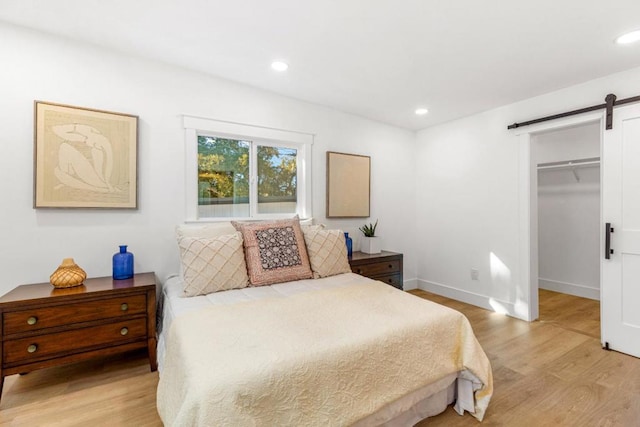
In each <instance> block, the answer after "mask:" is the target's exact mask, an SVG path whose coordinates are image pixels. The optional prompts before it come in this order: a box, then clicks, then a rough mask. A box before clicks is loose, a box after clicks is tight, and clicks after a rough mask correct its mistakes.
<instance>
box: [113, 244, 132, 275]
mask: <svg viewBox="0 0 640 427" xmlns="http://www.w3.org/2000/svg"><path fill="white" fill-rule="evenodd" d="M132 277H133V254H132V253H131V252H127V245H121V246H120V252H118V253H116V254H114V255H113V278H114V279H116V280H122V279H131V278H132Z"/></svg>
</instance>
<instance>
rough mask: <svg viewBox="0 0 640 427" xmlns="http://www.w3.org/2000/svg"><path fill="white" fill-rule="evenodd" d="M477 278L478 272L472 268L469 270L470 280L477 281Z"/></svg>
mask: <svg viewBox="0 0 640 427" xmlns="http://www.w3.org/2000/svg"><path fill="white" fill-rule="evenodd" d="M479 276H480V271H478V269H477V268H472V269H471V280H478V277H479Z"/></svg>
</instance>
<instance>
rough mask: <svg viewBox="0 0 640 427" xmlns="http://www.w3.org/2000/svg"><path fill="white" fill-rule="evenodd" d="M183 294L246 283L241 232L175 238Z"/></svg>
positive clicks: (216, 290) (190, 294)
mask: <svg viewBox="0 0 640 427" xmlns="http://www.w3.org/2000/svg"><path fill="white" fill-rule="evenodd" d="M178 246H179V247H180V258H181V261H182V275H183V280H184V285H183V286H184V287H183V290H184V294H185V295H186V296H188V297H192V296H196V295H206V294H210V293H212V292H218V291H226V290H229V289H238V288H244V287H246V286H247V285H248V284H249V278H248V277H247V266H246V264H245V261H244V252H243V250H242V235H241V234H240V233H238V232H237V231H236V232H234V233H233V234H226V235H223V236H218V237H212V238H205V237H181V238H179V239H178Z"/></svg>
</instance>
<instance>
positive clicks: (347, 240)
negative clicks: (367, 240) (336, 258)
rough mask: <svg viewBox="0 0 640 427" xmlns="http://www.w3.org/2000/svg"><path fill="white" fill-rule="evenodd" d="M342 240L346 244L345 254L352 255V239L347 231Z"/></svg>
mask: <svg viewBox="0 0 640 427" xmlns="http://www.w3.org/2000/svg"><path fill="white" fill-rule="evenodd" d="M344 241H345V243H346V244H347V256H349V257H350V256H351V255H353V239H352V238H351V237H349V233H347V232H345V233H344Z"/></svg>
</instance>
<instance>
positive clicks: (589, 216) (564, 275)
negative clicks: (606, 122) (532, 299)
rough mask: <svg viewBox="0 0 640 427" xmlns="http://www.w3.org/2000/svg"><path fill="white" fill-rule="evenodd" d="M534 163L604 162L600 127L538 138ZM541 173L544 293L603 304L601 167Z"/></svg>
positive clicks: (540, 238)
mask: <svg viewBox="0 0 640 427" xmlns="http://www.w3.org/2000/svg"><path fill="white" fill-rule="evenodd" d="M531 144H532V149H531V151H532V155H533V156H534V163H548V162H559V161H569V160H575V159H584V158H594V157H600V123H597V122H596V123H591V124H587V125H582V126H577V127H571V128H567V129H561V130H557V131H553V132H545V133H541V134H537V135H535V136H534V137H532V140H531ZM575 171H576V172H575V173H576V174H577V176H578V179H576V176H574V174H573V172H572V170H571V169H568V168H566V169H540V170H539V171H538V266H539V270H538V276H539V281H538V283H539V286H540V288H541V289H549V290H552V291H556V292H563V293H568V294H571V295H576V296H581V297H586V298H592V299H600V229H601V227H600V167H599V166H597V165H595V166H588V167H581V168H577V169H575Z"/></svg>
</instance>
